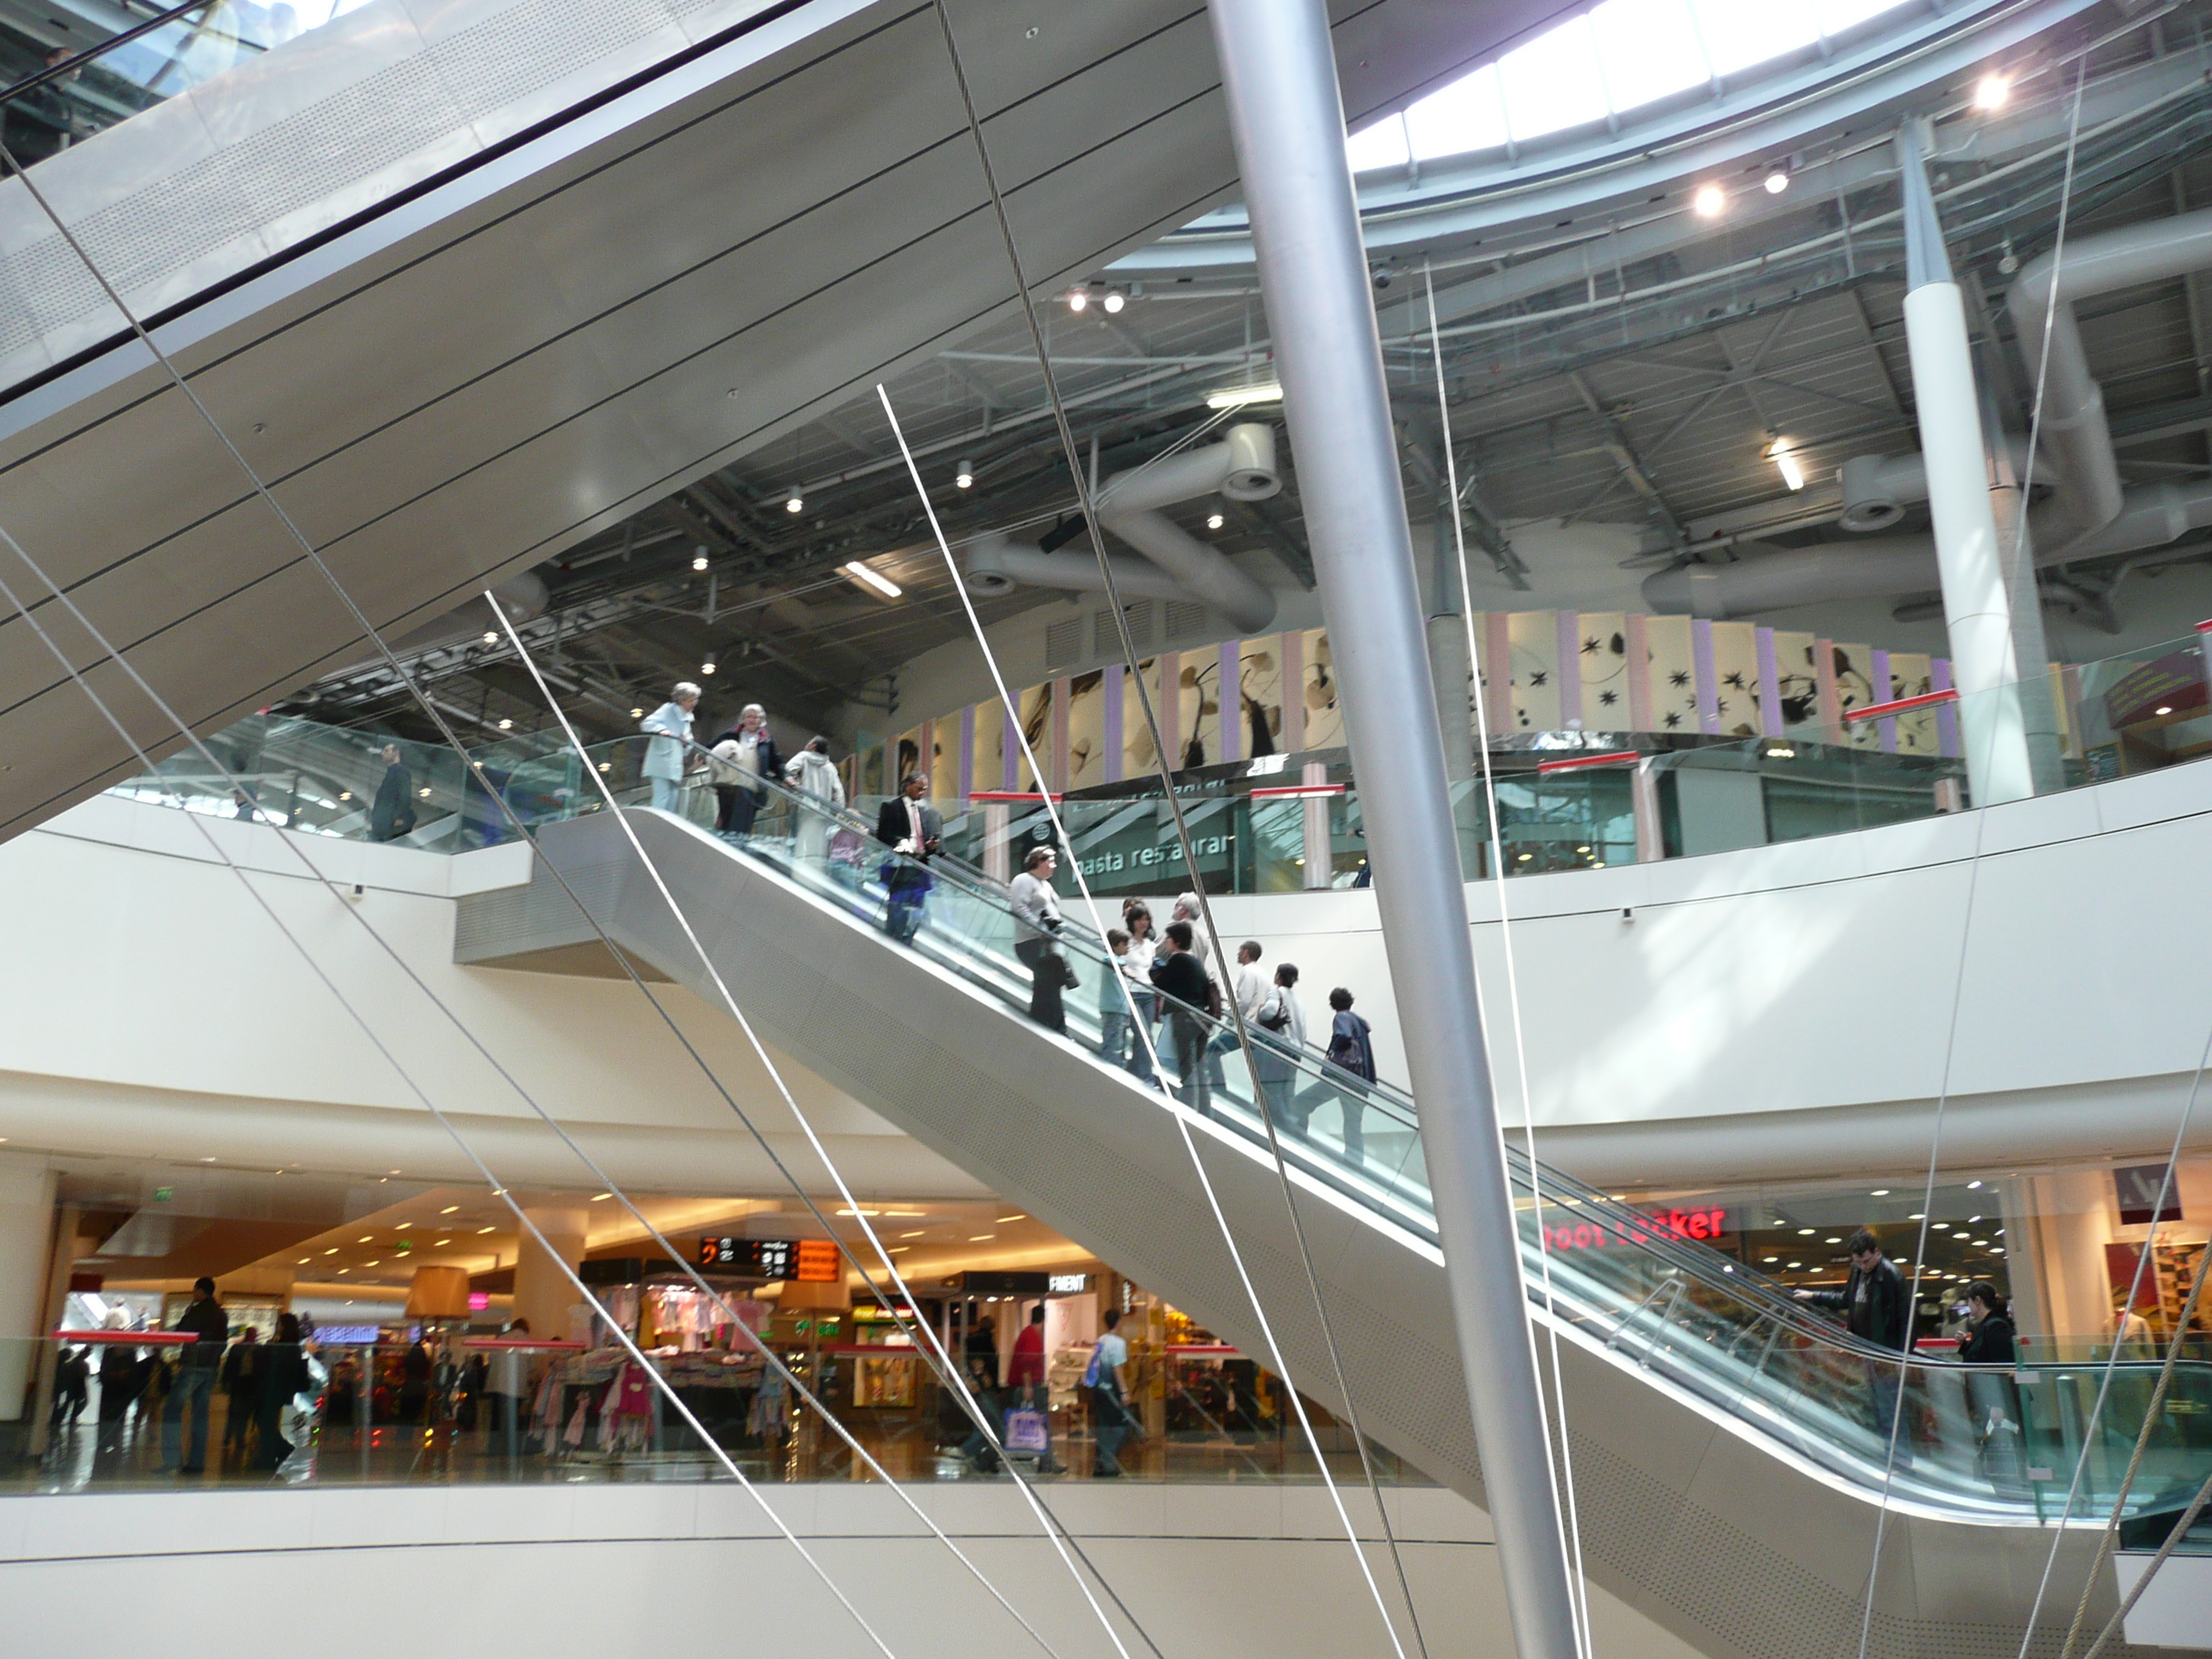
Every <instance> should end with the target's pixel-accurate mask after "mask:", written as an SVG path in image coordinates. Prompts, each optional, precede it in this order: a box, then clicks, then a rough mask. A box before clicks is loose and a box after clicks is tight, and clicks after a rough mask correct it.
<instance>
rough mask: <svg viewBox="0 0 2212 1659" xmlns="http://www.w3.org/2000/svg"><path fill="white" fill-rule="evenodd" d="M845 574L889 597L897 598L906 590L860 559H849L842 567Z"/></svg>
mask: <svg viewBox="0 0 2212 1659" xmlns="http://www.w3.org/2000/svg"><path fill="white" fill-rule="evenodd" d="M841 568H842V569H843V570H844V572H845V574H847V575H848V576H850V577H851V578H852V579H853V580H854V581H856V582H859V583H860V585H861V586H864V587H872V588H874V589H875V590H876V592H878V593H880V594H882V595H883V596H884V598H885V599H896V598H898V596H899V595H900V594H902V593H903V592H906V590H905V589H904V588H902V587H901V586H899V585H898V584H897V583H896V582H895V581H893V580H891V579H890V577H889V576H885V575H882V574H878V573H877V572H876V571H873V570H871V569H870V568H868V567H867V566H866V565H865V564H863V563H861V562H860V561H859V560H858V559H852V560H848V562H846V563H845V564H844V565H843V566H842V567H841Z"/></svg>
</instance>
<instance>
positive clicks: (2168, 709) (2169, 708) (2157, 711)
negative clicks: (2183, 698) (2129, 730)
mask: <svg viewBox="0 0 2212 1659" xmlns="http://www.w3.org/2000/svg"><path fill="white" fill-rule="evenodd" d="M2152 712H2153V713H2154V714H2172V712H2173V709H2172V706H2171V705H2168V706H2166V707H2164V708H2157V709H2154V710H2153V711H2152Z"/></svg>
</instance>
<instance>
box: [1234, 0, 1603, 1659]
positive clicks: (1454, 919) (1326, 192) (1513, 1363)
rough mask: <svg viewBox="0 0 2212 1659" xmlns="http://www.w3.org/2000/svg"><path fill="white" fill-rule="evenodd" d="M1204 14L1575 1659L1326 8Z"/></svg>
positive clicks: (1413, 1044)
mask: <svg viewBox="0 0 2212 1659" xmlns="http://www.w3.org/2000/svg"><path fill="white" fill-rule="evenodd" d="M1207 9H1208V13H1209V15H1210V16H1211V17H1212V25H1213V38H1214V43H1215V46H1217V48H1218V51H1219V53H1220V58H1221V77H1222V84H1223V88H1224V89H1225V93H1226V94H1227V101H1228V106H1229V124H1230V131H1231V136H1232V137H1233V138H1234V139H1235V141H1236V145H1237V161H1238V164H1239V167H1240V169H1241V171H1242V173H1243V187H1244V200H1245V205H1246V207H1247V209H1248V210H1249V213H1250V216H1251V223H1252V240H1253V246H1254V248H1255V252H1256V254H1257V258H1258V264H1259V274H1260V290H1261V297H1262V299H1263V300H1264V301H1265V303H1266V306H1267V322H1268V332H1269V334H1270V336H1271V337H1273V340H1274V341H1275V342H1276V354H1277V358H1276V368H1277V369H1278V372H1279V378H1280V380H1281V382H1282V386H1283V402H1284V413H1285V418H1286V420H1287V422H1288V423H1289V426H1290V434H1291V448H1292V451H1293V453H1295V455H1296V457H1297V471H1298V485H1299V489H1300V491H1301V493H1302V494H1303V496H1304V507H1305V519H1306V529H1307V534H1308V538H1309V539H1310V543H1311V544H1312V548H1313V561H1314V572H1315V577H1316V586H1318V588H1319V589H1320V592H1321V598H1322V610H1323V611H1324V613H1325V614H1326V616H1327V617H1328V635H1329V644H1330V647H1331V650H1332V653H1333V656H1334V662H1335V665H1336V671H1337V675H1338V680H1339V684H1340V686H1341V688H1342V695H1341V699H1340V702H1341V706H1342V708H1343V710H1344V727H1345V736H1346V741H1347V743H1348V744H1349V745H1350V747H1351V750H1352V765H1353V769H1354V771H1355V775H1357V777H1358V786H1359V799H1360V806H1361V810H1362V812H1363V815H1364V818H1365V821H1366V828H1367V847H1368V856H1369V860H1370V863H1371V864H1372V865H1373V866H1374V872H1375V893H1376V903H1377V907H1378V908H1379V909H1380V912H1381V917H1382V922H1383V939H1384V942H1385V945H1386V946H1387V948H1388V950H1389V958H1390V968H1391V980H1392V982H1393V984H1394V985H1395V987H1396V994H1397V1004H1398V1018H1399V1025H1400V1029H1401V1032H1402V1033H1403V1036H1404V1040H1405V1049H1406V1058H1407V1067H1408V1069H1409V1071H1410V1072H1411V1073H1412V1077H1413V1095H1414V1097H1415V1098H1416V1099H1417V1100H1418V1101H1419V1103H1420V1134H1421V1146H1422V1150H1423V1152H1425V1154H1426V1157H1427V1159H1428V1171H1429V1180H1430V1184H1431V1187H1432V1188H1433V1189H1434V1193H1435V1201H1436V1212H1437V1234H1438V1237H1439V1238H1440V1240H1441V1242H1442V1243H1443V1255H1444V1270H1445V1278H1446V1282H1447V1284H1448V1285H1449V1291H1450V1297H1451V1304H1452V1314H1453V1317H1454V1321H1455V1324H1456V1325H1457V1328H1458V1336H1459V1346H1460V1359H1461V1364H1462V1365H1463V1367H1464V1368H1465V1371H1466V1376H1467V1386H1468V1397H1469V1400H1470V1401H1471V1402H1472V1405H1473V1407H1474V1436H1475V1445H1476V1448H1477V1449H1478V1451H1479V1452H1480V1455H1481V1458H1482V1480H1483V1487H1484V1492H1485V1496H1486V1500H1487V1503H1488V1505H1489V1509H1490V1517H1491V1522H1492V1527H1493V1528H1494V1529H1495V1531H1496V1534H1497V1538H1498V1559H1499V1565H1500V1567H1501V1568H1502V1570H1503V1573H1504V1581H1505V1593H1506V1602H1507V1607H1508V1609H1509V1611H1510V1614H1511V1620H1512V1626H1513V1634H1514V1639H1515V1643H1516V1647H1517V1649H1518V1651H1519V1653H1520V1656H1521V1659H1571V1656H1573V1655H1574V1654H1575V1653H1576V1650H1577V1649H1576V1632H1575V1623H1574V1599H1573V1592H1572V1586H1571V1580H1570V1577H1569V1574H1568V1571H1567V1562H1566V1549H1565V1532H1564V1530H1563V1528H1561V1526H1560V1522H1559V1501H1558V1494H1557V1492H1555V1490H1554V1488H1553V1483H1552V1472H1551V1468H1550V1462H1549V1458H1548V1456H1547V1447H1548V1443H1549V1441H1550V1432H1549V1429H1548V1426H1547V1418H1546V1413H1545V1410H1544V1402H1543V1398H1542V1395H1541V1393H1540V1391H1539V1389H1538V1387H1537V1379H1536V1359H1535V1351H1534V1345H1533V1343H1532V1342H1531V1340H1530V1334H1529V1312H1528V1297H1527V1294H1526V1291H1525V1288H1524V1286H1523V1284H1522V1274H1521V1265H1520V1263H1521V1251H1520V1237H1519V1229H1518V1226H1517V1225H1516V1219H1515V1216H1514V1211H1513V1206H1512V1201H1511V1194H1510V1191H1509V1189H1508V1187H1507V1184H1506V1176H1505V1167H1504V1144H1503V1142H1502V1140H1501V1139H1500V1137H1499V1133H1498V1115H1497V1108H1496V1103H1495V1102H1494V1100H1493V1099H1492V1095H1491V1089H1490V1068H1489V1060H1488V1055H1487V1054H1486V1051H1485V1047H1484V1041H1483V1034H1482V1024H1481V1015H1480V1006H1479V1005H1478V1004H1477V1002H1476V1000H1475V987H1474V951H1473V947H1472V945H1471V943H1470V940H1469V938H1468V918H1467V912H1466V908H1465V906H1464V903H1463V902H1462V895H1463V893H1464V889H1463V888H1462V886H1461V884H1460V872H1459V857H1458V838H1457V836H1456V834H1455V829H1454V826H1453V823H1452V813H1451V803H1450V797H1449V791H1448V787H1447V784H1446V782H1445V775H1444V759H1443V738H1442V734H1441V732H1440V731H1439V729H1438V726H1437V702H1436V693H1435V688H1434V685H1433V683H1432V681H1431V678H1430V674H1429V663H1428V651H1427V647H1426V644H1425V640H1424V637H1423V635H1424V633H1425V628H1424V619H1423V617H1422V615H1421V602H1420V594H1419V588H1418V586H1417V585H1416V583H1415V580H1414V574H1413V538H1412V536H1411V533H1410V532H1409V531H1408V529H1407V522H1406V499H1405V493H1404V489H1403V488H1402V484H1401V479H1400V477H1399V471H1398V453H1397V443H1396V439H1395V431H1394V428H1393V426H1392V422H1391V416H1390V404H1389V392H1388V391H1387V389H1386V388H1385V386H1384V383H1383V352H1382V345H1381V342H1380V339H1379V338H1378V336H1377V333H1376V325H1375V310H1374V302H1373V299H1372V295H1371V293H1370V288H1369V283H1368V270H1367V259H1366V255H1365V250H1364V247H1363V246H1362V244H1361V241H1360V234H1359V217H1358V210H1357V207H1356V204H1355V203H1354V200H1353V197H1352V170H1351V165H1350V163H1349V161H1347V160H1346V156H1345V151H1344V106H1343V100H1342V97H1341V94H1340V92H1339V90H1338V88H1337V81H1336V60H1335V58H1334V55H1333V54H1332V52H1331V48H1330V42H1329V27H1328V9H1327V7H1326V6H1325V4H1324V3H1323V0H1211V3H1210V4H1209V6H1208V8H1207Z"/></svg>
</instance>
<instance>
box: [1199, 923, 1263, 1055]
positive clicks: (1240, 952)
mask: <svg viewBox="0 0 2212 1659" xmlns="http://www.w3.org/2000/svg"><path fill="white" fill-rule="evenodd" d="M1261 954H1262V953H1261V949H1260V941H1259V940H1257V939H1246V940H1245V941H1244V942H1243V944H1242V945H1238V946H1237V966H1236V967H1235V968H1233V969H1231V970H1230V974H1229V995H1230V997H1231V999H1232V1000H1234V1001H1235V1002H1236V1004H1237V1012H1238V1013H1240V1014H1242V1015H1243V1017H1244V1024H1246V1025H1247V1026H1249V1025H1250V1024H1252V1023H1253V1022H1254V1021H1255V1020H1256V1019H1258V1018H1260V1004H1261V1000H1264V999H1265V998H1266V996H1267V978H1266V976H1265V975H1262V974H1261V972H1260V967H1259V963H1260V957H1261ZM1224 1012H1226V1011H1224ZM1236 1047H1237V1027H1236V1024H1235V1023H1234V1022H1232V1021H1230V1020H1228V1019H1226V1018H1225V1019H1224V1021H1223V1024H1222V1027H1221V1029H1220V1030H1218V1031H1216V1032H1215V1033H1214V1034H1213V1040H1212V1042H1209V1043H1207V1044H1206V1081H1207V1082H1208V1083H1210V1084H1212V1085H1213V1086H1214V1087H1215V1088H1217V1089H1219V1088H1224V1087H1225V1086H1227V1085H1226V1083H1225V1079H1223V1077H1222V1074H1221V1057H1222V1055H1224V1054H1227V1053H1229V1052H1230V1050H1231V1049H1232V1048H1236Z"/></svg>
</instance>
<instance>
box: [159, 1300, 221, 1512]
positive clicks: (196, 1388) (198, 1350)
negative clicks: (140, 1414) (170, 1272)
mask: <svg viewBox="0 0 2212 1659" xmlns="http://www.w3.org/2000/svg"><path fill="white" fill-rule="evenodd" d="M171 1328H172V1329H173V1330H179V1331H189V1332H191V1334H192V1335H193V1336H194V1337H195V1338H196V1339H197V1340H195V1341H192V1342H190V1343H187V1344H186V1345H185V1350H184V1352H182V1353H181V1354H179V1356H178V1358H177V1375H176V1379H175V1381H174V1382H173V1383H171V1384H170V1385H169V1397H168V1400H167V1401H166V1402H165V1403H164V1404H163V1406H162V1407H161V1468H163V1469H164V1470H166V1471H167V1473H169V1474H199V1473H200V1472H201V1470H203V1469H204V1468H206V1467H207V1455H208V1396H209V1395H211V1394H213V1393H214V1392H215V1381H216V1372H217V1371H218V1370H220V1369H221V1368H222V1349H223V1344H224V1343H225V1342H227V1341H228V1340H229V1339H230V1320H229V1318H228V1316H226V1315H225V1314H224V1312H223V1310H222V1304H221V1303H219V1302H217V1301H216V1299H215V1280H213V1279H208V1278H204V1277H203V1278H200V1279H194V1280H193V1281H192V1299H191V1304H190V1305H189V1306H187V1307H186V1308H185V1310H184V1312H182V1313H180V1314H179V1315H178V1316H177V1322H176V1324H175V1325H174V1326H173V1327H171ZM187 1411H189V1412H190V1413H191V1423H190V1425H186V1423H185V1413H186V1412H187Z"/></svg>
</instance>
